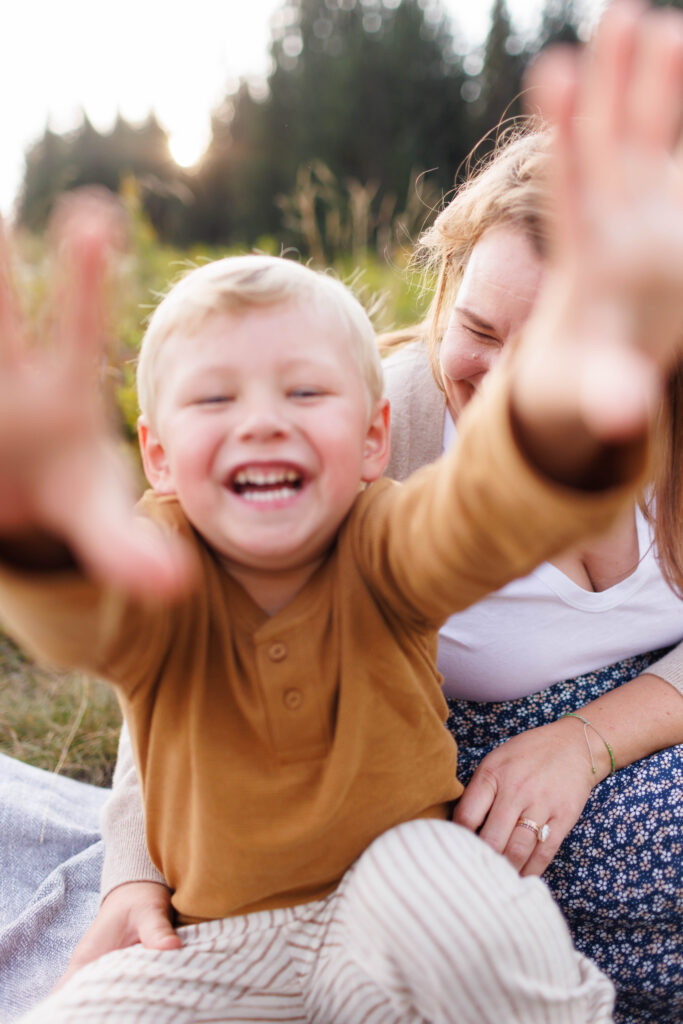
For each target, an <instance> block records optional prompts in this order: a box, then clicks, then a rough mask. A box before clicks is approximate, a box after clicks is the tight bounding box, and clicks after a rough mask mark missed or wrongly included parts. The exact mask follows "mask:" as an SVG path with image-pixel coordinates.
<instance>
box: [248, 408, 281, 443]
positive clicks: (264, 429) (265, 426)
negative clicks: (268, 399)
mask: <svg viewBox="0 0 683 1024" xmlns="http://www.w3.org/2000/svg"><path fill="white" fill-rule="evenodd" d="M237 433H238V436H239V439H240V440H241V441H265V440H270V439H271V438H277V437H286V436H287V435H288V434H289V427H288V425H287V421H286V420H285V419H284V418H283V417H282V416H281V415H279V414H278V412H277V411H276V410H275V409H273V408H269V407H268V406H264V407H263V408H259V409H250V410H248V411H245V415H244V417H243V418H242V421H241V422H240V425H239V427H238V430H237Z"/></svg>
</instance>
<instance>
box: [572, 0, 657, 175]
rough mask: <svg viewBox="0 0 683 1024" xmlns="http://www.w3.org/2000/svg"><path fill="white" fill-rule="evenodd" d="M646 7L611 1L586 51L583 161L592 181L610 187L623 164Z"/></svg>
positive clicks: (580, 111) (580, 108)
mask: <svg viewBox="0 0 683 1024" xmlns="http://www.w3.org/2000/svg"><path fill="white" fill-rule="evenodd" d="M643 11H644V8H643V6H642V5H641V4H640V3H637V2H635V0H634V2H631V0H619V2H616V3H613V4H611V5H610V6H609V7H608V8H607V10H606V12H605V14H604V15H603V17H602V19H601V21H600V24H599V25H598V28H597V31H596V34H595V39H594V41H593V44H592V45H591V46H590V47H589V48H588V49H587V50H586V51H585V53H584V66H583V74H582V88H581V95H580V100H579V105H578V114H579V116H580V117H581V121H582V123H581V135H580V139H581V144H582V161H583V164H584V167H585V170H586V172H587V173H588V174H589V175H590V180H591V181H592V182H593V183H594V185H597V186H598V187H600V188H603V189H605V190H606V191H607V192H609V190H610V189H614V188H615V186H616V182H615V181H614V180H613V175H614V172H615V170H616V169H618V168H619V161H618V157H617V155H616V154H617V151H618V149H619V146H620V145H621V144H622V143H623V137H624V131H625V129H626V126H627V124H628V115H627V98H628V96H629V95H630V93H629V88H628V86H629V82H630V79H631V76H632V71H633V61H634V58H635V54H636V51H637V45H638V33H639V25H640V22H641V19H642V15H643Z"/></svg>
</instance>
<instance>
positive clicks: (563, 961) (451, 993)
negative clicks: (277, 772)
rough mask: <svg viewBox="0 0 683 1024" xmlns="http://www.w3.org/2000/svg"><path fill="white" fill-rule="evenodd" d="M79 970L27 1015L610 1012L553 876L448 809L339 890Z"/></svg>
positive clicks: (608, 996)
mask: <svg viewBox="0 0 683 1024" xmlns="http://www.w3.org/2000/svg"><path fill="white" fill-rule="evenodd" d="M181 934H182V936H183V941H184V947H183V949H182V950H175V951H170V952H158V951H151V950H144V949H142V948H141V947H140V946H135V947H132V948H130V949H127V950H122V951H118V952H116V953H112V954H110V955H109V956H106V957H103V958H102V959H101V960H99V961H97V962H95V963H94V964H92V965H90V966H89V967H86V968H84V969H83V970H82V971H81V972H79V973H78V974H77V975H76V976H75V977H74V978H73V979H72V981H71V982H70V983H69V984H68V985H67V986H66V987H65V988H64V989H63V990H62V991H61V992H59V993H57V994H56V995H55V996H52V997H51V998H50V999H49V1000H47V1002H45V1003H43V1004H42V1005H41V1006H39V1007H37V1008H36V1009H34V1010H33V1011H31V1012H30V1013H29V1014H28V1015H27V1016H26V1017H24V1018H23V1022H24V1024H37V1022H45V1024H75V1022H79V1021H87V1022H88V1024H97V1022H107V1024H138V1022H139V1024H181V1022H182V1024H190V1022H195V1021H196V1022H199V1021H205V1022H206V1021H233V1022H235V1021H243V1022H246V1021H262V1022H266V1021H289V1022H301V1024H304V1022H306V1024H333V1022H334V1024H420V1022H425V1021H430V1022H447V1021H453V1022H457V1024H487V1022H490V1024H593V1022H595V1024H607V1022H609V1021H611V1020H612V1005H613V989H612V985H611V983H610V982H609V980H608V979H607V978H606V977H605V976H604V975H603V974H601V973H600V971H598V969H597V968H596V967H595V966H594V965H593V964H592V963H590V962H589V961H588V960H586V959H585V958H584V957H582V956H581V955H580V954H578V953H577V952H576V951H575V950H574V948H573V946H572V943H571V939H570V937H569V933H568V931H567V928H566V926H565V924H564V921H563V919H562V917H561V915H560V912H559V910H558V909H557V907H556V906H555V904H554V903H553V901H552V899H551V897H550V895H549V893H548V891H547V890H546V888H545V886H544V884H543V883H542V882H540V881H539V880H538V879H536V878H529V879H521V878H520V877H519V876H518V875H517V874H516V873H515V871H514V870H513V869H512V868H511V867H510V866H509V865H508V863H507V862H506V861H505V860H503V858H502V857H499V856H497V855H496V854H494V853H493V852H491V851H490V850H489V849H488V847H486V846H485V844H484V843H483V842H481V841H480V840H479V839H477V838H476V836H473V835H472V834H471V833H470V832H468V831H466V830H465V829H461V828H459V827H458V826H456V825H452V824H451V823H449V822H443V821H435V820H424V819H423V820H420V821H413V822H408V823H406V824H404V825H400V826H398V827H397V828H394V829H392V830H391V831H389V832H387V833H385V834H384V835H383V836H380V837H379V839H377V840H376V841H375V842H374V843H373V844H372V845H371V846H370V847H369V848H368V850H367V851H366V852H365V853H364V854H363V856H362V857H361V858H360V859H359V860H358V861H357V862H356V864H355V865H354V866H353V867H352V868H351V869H350V870H349V871H348V872H347V874H346V875H345V877H344V879H343V880H342V882H341V884H340V885H339V887H338V889H337V890H336V891H335V892H334V893H333V894H332V895H331V896H329V897H328V898H327V899H325V900H320V901H317V902H315V903H307V904H305V905H302V906H297V907H293V908H288V909H282V910H275V911H265V912H262V913H255V914H249V915H247V916H245V917H235V918H227V919H224V920H218V921H210V922H206V923H203V924H199V925H191V926H189V927H187V928H184V929H182V930H181Z"/></svg>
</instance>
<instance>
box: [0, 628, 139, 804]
mask: <svg viewBox="0 0 683 1024" xmlns="http://www.w3.org/2000/svg"><path fill="white" fill-rule="evenodd" d="M120 728H121V713H120V711H119V706H118V704H117V701H116V697H115V695H114V692H113V690H112V689H111V687H110V686H107V685H106V684H105V683H103V682H102V681H101V680H98V679H92V678H89V677H88V676H85V675H83V674H82V673H57V672H51V671H48V670H46V669H43V668H39V667H37V666H36V665H34V664H33V663H31V662H30V661H28V660H27V659H26V658H25V657H24V655H23V654H22V653H21V651H19V649H18V648H17V647H16V646H15V645H14V643H12V641H11V640H9V639H8V638H7V637H5V636H4V635H3V634H0V751H2V753H4V754H9V755H10V756H11V757H17V758H19V759H20V760H22V761H27V762H28V763H29V764H33V765H35V766H36V767H38V768H45V769H47V771H54V772H59V773H61V774H63V775H67V776H69V777H70V778H73V779H80V780H81V781H83V782H91V783H93V785H96V786H108V785H110V784H111V776H112V772H113V769H114V763H115V761H116V747H117V743H118V735H119V730H120Z"/></svg>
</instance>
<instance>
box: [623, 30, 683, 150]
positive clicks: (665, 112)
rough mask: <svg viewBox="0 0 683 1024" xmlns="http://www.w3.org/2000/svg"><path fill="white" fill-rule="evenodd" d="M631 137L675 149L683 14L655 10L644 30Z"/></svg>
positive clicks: (682, 77)
mask: <svg viewBox="0 0 683 1024" xmlns="http://www.w3.org/2000/svg"><path fill="white" fill-rule="evenodd" d="M629 93H630V104H629V122H630V123H629V134H630V135H631V136H632V137H633V138H635V139H637V140H638V141H640V142H642V143H643V144H644V145H646V146H648V147H650V148H653V149H664V150H666V151H671V150H674V149H675V147H676V145H677V143H678V141H679V138H680V134H681V128H683V15H681V14H680V13H679V12H677V11H653V12H652V13H651V14H650V15H649V16H648V17H647V18H645V19H644V23H643V25H642V27H641V45H640V47H639V50H638V54H637V58H636V68H635V71H634V76H633V82H632V84H631V87H630V90H629Z"/></svg>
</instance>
